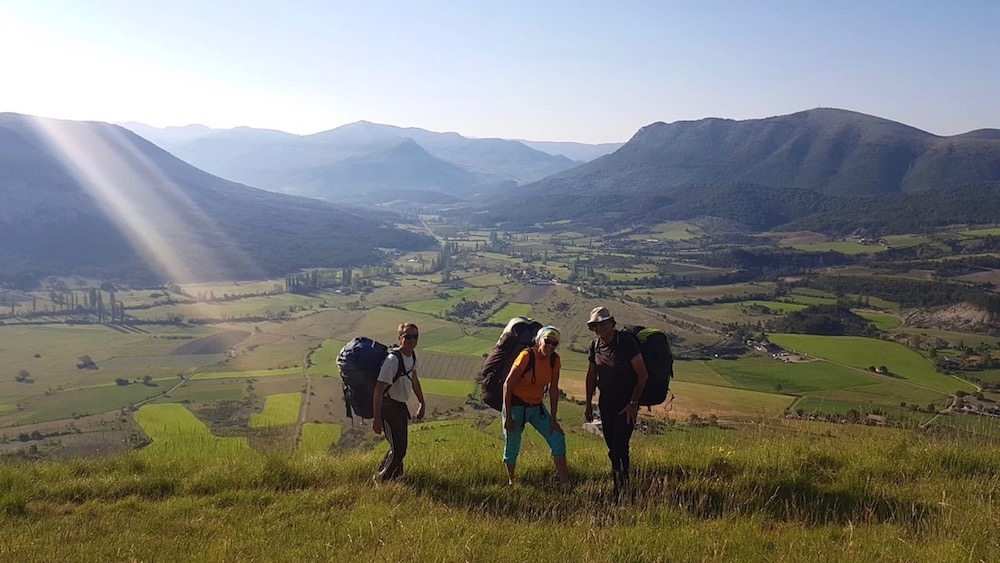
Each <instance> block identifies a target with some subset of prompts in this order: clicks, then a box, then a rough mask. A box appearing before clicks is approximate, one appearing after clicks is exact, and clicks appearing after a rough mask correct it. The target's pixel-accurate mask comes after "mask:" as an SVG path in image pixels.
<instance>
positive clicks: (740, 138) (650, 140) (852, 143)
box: [490, 109, 1000, 230]
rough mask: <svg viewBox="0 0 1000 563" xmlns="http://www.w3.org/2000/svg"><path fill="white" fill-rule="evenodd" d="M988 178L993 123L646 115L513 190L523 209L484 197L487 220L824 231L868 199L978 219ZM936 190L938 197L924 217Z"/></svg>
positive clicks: (902, 218) (899, 208) (841, 223)
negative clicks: (568, 164) (601, 150)
mask: <svg viewBox="0 0 1000 563" xmlns="http://www.w3.org/2000/svg"><path fill="white" fill-rule="evenodd" d="M998 183H1000V132H997V131H996V130H979V131H974V132H970V133H966V134H964V135H956V136H953V137H938V136H935V135H931V134H930V133H926V132H924V131H920V130H918V129H915V128H912V127H909V126H906V125H903V124H900V123H895V122H892V121H888V120H885V119H881V118H878V117H872V116H868V115H864V114H860V113H856V112H850V111H845V110H836V109H815V110H809V111H804V112H799V113H795V114H791V115H785V116H778V117H771V118H767V119H757V120H748V121H732V120H724V119H714V118H713V119H703V120H700V121H685V122H677V123H672V124H664V123H654V124H652V125H649V126H647V127H644V128H642V129H641V130H639V132H637V133H636V134H635V135H634V136H633V137H632V139H631V140H629V142H628V143H626V144H625V145H624V146H623V147H622V148H620V149H619V150H617V151H616V152H614V153H612V154H609V155H607V156H604V157H601V158H599V159H597V160H595V161H593V162H590V163H587V164H584V165H581V166H579V167H577V168H575V169H572V170H569V171H566V172H562V173H559V174H555V175H553V176H550V177H548V178H545V179H543V180H541V181H539V182H536V183H533V184H530V185H527V186H523V187H522V188H521V189H523V190H525V191H531V192H534V193H536V194H538V195H536V196H534V197H533V201H532V203H531V204H530V205H528V204H519V203H517V202H514V203H511V202H508V201H497V202H495V203H494V204H493V205H491V207H490V217H491V218H493V219H495V220H497V221H515V222H537V221H551V220H557V219H567V218H576V219H586V220H597V221H604V222H615V221H620V220H626V219H627V220H635V221H642V222H647V221H651V220H656V219H662V218H690V217H695V216H699V215H713V216H719V217H725V218H728V219H732V220H736V221H740V222H743V223H744V224H746V225H748V226H751V227H753V228H758V229H761V228H762V229H766V228H772V227H775V226H778V225H781V224H784V223H786V222H792V221H802V220H806V219H807V218H808V217H810V216H813V215H816V216H817V217H818V216H819V215H817V214H821V215H822V217H823V221H822V222H823V224H824V225H826V227H827V228H828V229H835V230H836V229H846V230H850V229H852V228H853V227H854V226H855V225H856V224H855V222H854V221H853V219H854V218H857V217H860V215H861V214H859V213H858V211H859V210H861V209H865V210H867V208H866V207H863V206H876V209H875V211H878V212H882V213H884V214H885V215H884V217H883V221H882V223H883V224H889V223H892V224H895V225H899V226H902V225H911V226H912V225H913V224H914V223H913V221H910V220H907V217H906V215H905V214H906V213H911V212H912V213H915V215H914V216H913V218H915V217H918V216H919V217H923V218H925V219H927V220H934V221H937V220H941V221H944V220H945V217H949V218H952V219H954V218H961V217H963V216H965V215H966V214H968V213H972V214H973V215H975V216H977V217H978V216H981V215H982V214H981V213H978V212H976V211H975V208H974V207H973V205H974V202H975V201H976V198H980V207H981V208H982V209H993V208H994V206H993V201H992V199H989V198H993V197H995V196H994V195H993V194H995V189H994V186H995V185H996V184H998ZM925 194H926V195H925ZM937 194H947V197H940V199H941V200H942V201H940V202H939V204H938V209H937V210H932V212H930V213H928V204H927V202H928V200H934V199H935V198H936V197H937ZM882 206H885V207H882ZM890 215H891V217H890ZM890 220H891V221H890ZM928 226H929V225H928Z"/></svg>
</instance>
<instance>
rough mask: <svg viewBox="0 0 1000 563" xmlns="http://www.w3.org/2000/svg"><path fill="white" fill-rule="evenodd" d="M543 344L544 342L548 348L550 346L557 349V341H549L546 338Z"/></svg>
mask: <svg viewBox="0 0 1000 563" xmlns="http://www.w3.org/2000/svg"><path fill="white" fill-rule="evenodd" d="M543 342H545V343H546V344H548V345H549V346H552V347H553V348H558V347H559V341H558V340H550V339H548V338H546V339H545V340H543Z"/></svg>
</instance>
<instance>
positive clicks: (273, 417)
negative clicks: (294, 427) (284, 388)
mask: <svg viewBox="0 0 1000 563" xmlns="http://www.w3.org/2000/svg"><path fill="white" fill-rule="evenodd" d="M301 408H302V393H282V394H280V395H268V396H267V397H266V398H265V400H264V411H263V412H261V413H260V414H254V415H253V416H251V417H250V427H251V428H267V427H271V426H285V425H289V424H295V421H296V420H298V418H299V409H301Z"/></svg>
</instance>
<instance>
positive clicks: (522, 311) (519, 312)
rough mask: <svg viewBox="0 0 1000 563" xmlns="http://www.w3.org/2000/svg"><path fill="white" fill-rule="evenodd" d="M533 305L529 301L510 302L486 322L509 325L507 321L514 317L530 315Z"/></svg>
mask: <svg viewBox="0 0 1000 563" xmlns="http://www.w3.org/2000/svg"><path fill="white" fill-rule="evenodd" d="M530 316H531V305H530V304H527V303H508V304H507V305H504V306H503V308H501V309H500V310H499V311H497V312H496V313H494V314H493V316H492V317H490V318H489V320H487V321H486V322H488V323H490V324H498V325H504V326H506V325H507V321H509V320H510V319H513V318H514V317H530Z"/></svg>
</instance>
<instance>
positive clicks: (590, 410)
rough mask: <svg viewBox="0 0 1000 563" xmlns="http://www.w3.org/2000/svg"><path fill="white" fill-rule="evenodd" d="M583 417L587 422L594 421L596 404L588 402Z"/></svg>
mask: <svg viewBox="0 0 1000 563" xmlns="http://www.w3.org/2000/svg"><path fill="white" fill-rule="evenodd" d="M583 419H584V420H586V421H587V422H594V405H592V404H590V403H587V408H585V409H583Z"/></svg>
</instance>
